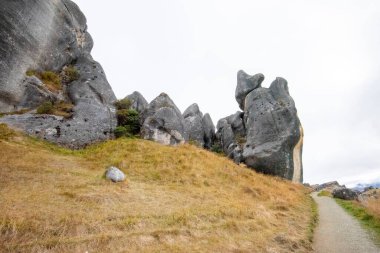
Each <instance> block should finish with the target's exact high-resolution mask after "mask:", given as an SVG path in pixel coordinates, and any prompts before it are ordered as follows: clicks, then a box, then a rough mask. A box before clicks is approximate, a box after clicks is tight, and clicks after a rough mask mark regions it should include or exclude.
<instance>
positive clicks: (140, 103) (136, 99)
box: [125, 91, 148, 114]
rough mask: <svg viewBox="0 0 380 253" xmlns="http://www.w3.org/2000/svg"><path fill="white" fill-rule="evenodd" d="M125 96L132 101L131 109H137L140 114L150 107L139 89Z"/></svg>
mask: <svg viewBox="0 0 380 253" xmlns="http://www.w3.org/2000/svg"><path fill="white" fill-rule="evenodd" d="M125 98H127V99H128V100H129V101H130V102H131V109H134V110H136V111H137V112H138V113H140V114H141V113H143V112H144V110H145V109H146V108H147V107H148V102H147V101H146V99H145V98H144V97H143V95H141V93H140V92H138V91H135V92H133V93H132V94H130V95H128V96H126V97H125Z"/></svg>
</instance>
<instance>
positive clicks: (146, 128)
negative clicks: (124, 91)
mask: <svg viewBox="0 0 380 253" xmlns="http://www.w3.org/2000/svg"><path fill="white" fill-rule="evenodd" d="M127 98H128V97H127ZM131 100H132V99H131ZM141 120H142V127H141V136H142V138H144V139H147V140H152V141H156V142H159V143H161V144H164V145H178V144H183V143H185V142H191V143H194V144H196V145H198V146H200V147H204V148H208V149H210V148H211V146H212V144H213V141H214V139H215V126H214V124H213V122H212V120H211V117H210V115H209V114H208V113H206V114H205V115H203V113H202V112H201V111H200V110H199V106H198V105H197V104H192V105H191V106H189V107H188V108H187V109H186V110H185V112H184V113H183V114H181V112H180V110H179V109H178V107H177V106H176V105H175V104H174V102H173V101H172V100H171V99H170V97H169V96H168V95H167V94H165V93H161V94H160V95H159V96H158V97H157V98H155V99H154V100H153V101H152V102H150V104H149V105H148V106H147V107H146V108H145V110H144V111H143V112H142V113H141Z"/></svg>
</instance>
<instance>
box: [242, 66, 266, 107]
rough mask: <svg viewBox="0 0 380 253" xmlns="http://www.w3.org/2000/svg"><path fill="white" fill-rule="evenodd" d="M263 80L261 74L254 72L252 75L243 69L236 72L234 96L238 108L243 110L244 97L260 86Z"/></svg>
mask: <svg viewBox="0 0 380 253" xmlns="http://www.w3.org/2000/svg"><path fill="white" fill-rule="evenodd" d="M263 81H264V75H263V74H256V75H254V76H250V75H247V74H246V73H245V72H244V71H243V70H240V71H239V72H238V74H237V86H236V90H235V98H236V101H237V102H238V104H239V107H240V109H242V110H244V101H245V97H246V96H247V95H248V94H249V93H250V92H251V91H253V90H254V89H257V88H259V87H261V83H262V82H263Z"/></svg>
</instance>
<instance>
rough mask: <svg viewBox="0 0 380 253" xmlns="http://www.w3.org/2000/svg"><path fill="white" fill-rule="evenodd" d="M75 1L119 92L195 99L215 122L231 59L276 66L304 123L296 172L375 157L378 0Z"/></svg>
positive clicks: (345, 170)
mask: <svg viewBox="0 0 380 253" xmlns="http://www.w3.org/2000/svg"><path fill="white" fill-rule="evenodd" d="M76 3H77V4H78V5H79V6H80V7H81V8H82V10H83V11H84V13H85V14H86V16H87V18H88V25H89V32H90V33H91V34H92V36H93V37H94V41H95V47H94V50H93V56H94V58H95V59H96V60H98V61H99V62H100V63H101V64H102V65H103V67H104V68H105V71H106V73H107V77H108V79H109V81H110V83H111V85H112V87H113V89H114V91H115V93H116V95H117V96H118V97H119V98H121V97H124V96H125V95H127V94H129V93H131V92H133V91H134V90H139V91H140V92H141V93H142V94H143V95H144V96H145V97H146V98H147V99H148V100H152V99H153V98H154V97H155V96H157V95H158V94H159V93H160V92H162V91H165V92H166V93H168V94H169V95H170V96H171V97H172V99H173V100H174V102H175V103H176V104H177V105H178V106H179V108H180V109H181V110H182V111H183V110H185V109H186V107H187V106H188V105H190V104H192V103H193V102H197V103H198V104H199V105H200V107H201V110H202V111H203V112H209V113H210V114H211V116H212V118H213V120H214V121H215V122H214V123H215V124H216V121H217V120H218V119H220V118H222V117H224V116H227V115H229V114H232V113H234V112H235V111H237V110H238V106H237V103H236V101H235V99H234V91H235V85H236V72H237V71H238V70H239V69H244V70H246V72H248V73H251V74H254V73H258V72H262V73H263V74H264V75H265V76H266V80H265V81H264V86H268V85H269V84H270V82H271V81H272V80H273V79H274V78H275V77H276V76H282V77H284V78H286V79H287V80H288V82H289V85H290V92H291V94H292V96H293V98H294V100H295V102H296V105H297V109H298V112H299V116H300V119H301V121H302V124H303V126H304V129H305V146H304V173H305V181H308V182H311V183H316V182H323V181H328V180H333V179H336V178H338V177H342V176H347V177H349V176H352V177H355V176H358V175H360V174H365V173H366V172H367V171H373V168H374V167H375V166H374V165H375V164H377V165H378V164H379V163H380V161H379V158H378V155H377V154H379V152H380V150H379V147H378V146H380V145H377V144H378V143H379V142H380V136H379V133H378V129H379V125H380V121H379V120H378V119H377V117H376V116H375V115H377V113H378V108H379V106H380V101H378V99H377V98H378V97H379V96H380V90H379V89H378V88H377V89H376V88H372V87H377V85H374V84H379V83H380V75H379V66H380V48H379V46H378V45H380V34H379V32H378V28H379V27H380V2H379V1H377V0H362V1H358V0H335V1H331V0H321V1H305V0H291V1H283V0H269V1H258V0H257V1H252V0H249V1H248V0H246V1H244V0H236V1H227V0H224V1H223V0H219V1H216V0H208V1H197V0H182V1H178V0H176V1H174V0H143V1H130V0H128V1H120V0H109V1H107V3H106V4H105V3H104V2H100V1H85V0H76ZM361 159H366V160H365V161H361ZM360 162H363V163H364V164H366V166H360ZM332 166H334V167H332ZM356 166H357V167H356ZM376 171H377V169H376Z"/></svg>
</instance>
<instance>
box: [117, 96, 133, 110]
mask: <svg viewBox="0 0 380 253" xmlns="http://www.w3.org/2000/svg"><path fill="white" fill-rule="evenodd" d="M115 107H116V109H118V110H125V109H129V108H130V107H131V101H130V100H129V99H128V98H123V99H120V100H118V101H116V102H115Z"/></svg>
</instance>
